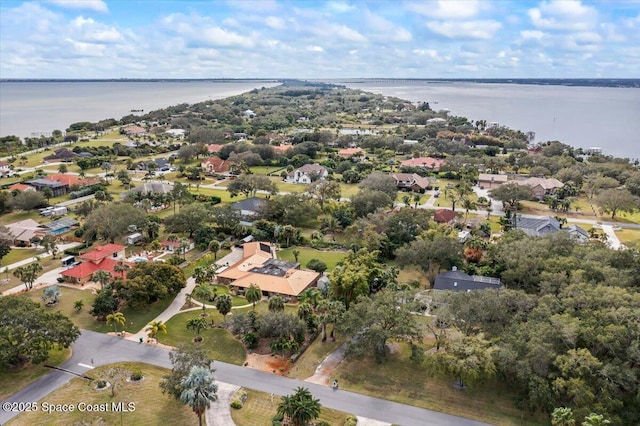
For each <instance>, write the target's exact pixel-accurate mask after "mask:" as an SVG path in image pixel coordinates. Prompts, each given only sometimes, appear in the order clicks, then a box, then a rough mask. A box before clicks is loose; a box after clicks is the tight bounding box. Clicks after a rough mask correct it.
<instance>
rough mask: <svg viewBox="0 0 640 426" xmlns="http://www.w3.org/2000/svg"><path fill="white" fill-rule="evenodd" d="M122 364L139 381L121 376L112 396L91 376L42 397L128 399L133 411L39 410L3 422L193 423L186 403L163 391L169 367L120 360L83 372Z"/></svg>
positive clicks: (54, 399)
mask: <svg viewBox="0 0 640 426" xmlns="http://www.w3.org/2000/svg"><path fill="white" fill-rule="evenodd" d="M114 367H118V368H122V369H124V370H127V371H133V370H138V369H139V370H140V371H142V374H143V376H144V378H143V379H142V380H141V381H139V382H130V381H126V380H123V381H122V382H121V383H120V384H119V386H118V387H117V390H116V395H115V397H111V391H110V389H102V390H99V389H96V386H95V380H94V381H93V382H89V381H87V380H85V379H80V378H75V379H72V380H71V382H69V383H68V384H67V385H65V386H63V387H61V388H59V389H58V390H56V391H54V392H53V393H51V394H49V395H47V396H46V398H44V400H43V401H46V402H47V403H50V404H69V403H73V404H78V403H80V402H83V403H86V404H89V405H91V404H108V405H109V406H111V403H112V402H115V403H117V402H125V403H129V402H132V403H134V404H135V412H117V411H109V412H88V411H80V410H74V411H73V412H55V413H51V414H49V413H46V412H43V411H42V410H38V411H37V412H28V413H23V414H21V415H19V416H18V417H16V418H14V419H13V420H11V421H10V422H9V423H7V425H12V426H19V425H28V426H31V425H41V426H46V425H51V426H58V425H80V424H82V425H120V424H125V425H128V426H129V425H132V426H147V425H161V424H168V425H181V426H182V425H184V426H187V425H197V424H198V418H197V417H196V415H195V414H194V413H193V411H191V409H190V408H189V407H187V406H186V405H184V404H182V403H180V402H179V401H176V400H175V399H173V398H171V397H169V396H166V395H163V394H162V391H161V390H160V387H159V385H158V384H159V383H160V381H161V380H162V376H164V375H166V374H167V373H168V372H169V370H168V369H165V368H160V367H156V366H153V365H149V364H143V363H120V364H112V365H108V366H103V367H98V368H96V369H94V370H90V371H88V372H87V373H85V374H86V375H87V376H89V377H92V378H94V379H99V378H100V377H101V376H102V375H103V374H104V371H105V370H107V369H109V368H114Z"/></svg>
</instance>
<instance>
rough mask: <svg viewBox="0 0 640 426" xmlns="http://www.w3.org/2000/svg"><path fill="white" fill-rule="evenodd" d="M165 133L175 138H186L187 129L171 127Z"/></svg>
mask: <svg viewBox="0 0 640 426" xmlns="http://www.w3.org/2000/svg"><path fill="white" fill-rule="evenodd" d="M164 133H165V134H166V135H169V136H172V137H174V138H178V139H182V138H184V134H185V131H184V129H169V130H167V131H166V132H164Z"/></svg>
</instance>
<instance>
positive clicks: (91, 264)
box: [60, 244, 133, 284]
mask: <svg viewBox="0 0 640 426" xmlns="http://www.w3.org/2000/svg"><path fill="white" fill-rule="evenodd" d="M125 248H126V246H122V245H120V244H106V245H104V246H99V247H96V248H95V249H93V250H91V251H89V252H87V253H84V254H81V255H80V256H79V257H80V259H82V260H83V262H82V263H80V264H79V265H76V266H73V267H71V268H69V269H66V270H64V271H62V272H61V273H60V275H62V276H63V277H64V278H65V279H66V280H68V281H71V282H74V283H78V284H84V283H86V282H87V281H89V280H91V276H92V275H93V274H94V273H95V272H97V271H106V272H108V273H110V274H111V276H112V277H120V278H126V270H124V271H116V269H118V265H119V264H122V265H126V266H129V267H132V266H133V263H131V262H127V261H125V253H124V250H125Z"/></svg>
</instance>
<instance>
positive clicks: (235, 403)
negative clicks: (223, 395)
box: [231, 400, 242, 410]
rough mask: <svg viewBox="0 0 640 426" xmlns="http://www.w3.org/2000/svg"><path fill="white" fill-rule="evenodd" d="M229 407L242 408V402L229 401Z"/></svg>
mask: <svg viewBox="0 0 640 426" xmlns="http://www.w3.org/2000/svg"><path fill="white" fill-rule="evenodd" d="M231 408H233V409H236V410H239V409H241V408H242V402H240V401H237V400H233V401H231Z"/></svg>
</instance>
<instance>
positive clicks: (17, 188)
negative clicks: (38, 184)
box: [9, 183, 36, 192]
mask: <svg viewBox="0 0 640 426" xmlns="http://www.w3.org/2000/svg"><path fill="white" fill-rule="evenodd" d="M35 190H36V189H35V188H34V187H33V186H30V185H25V184H24V183H14V184H13V185H11V186H10V187H9V191H10V192H13V191H19V192H24V191H35Z"/></svg>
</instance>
